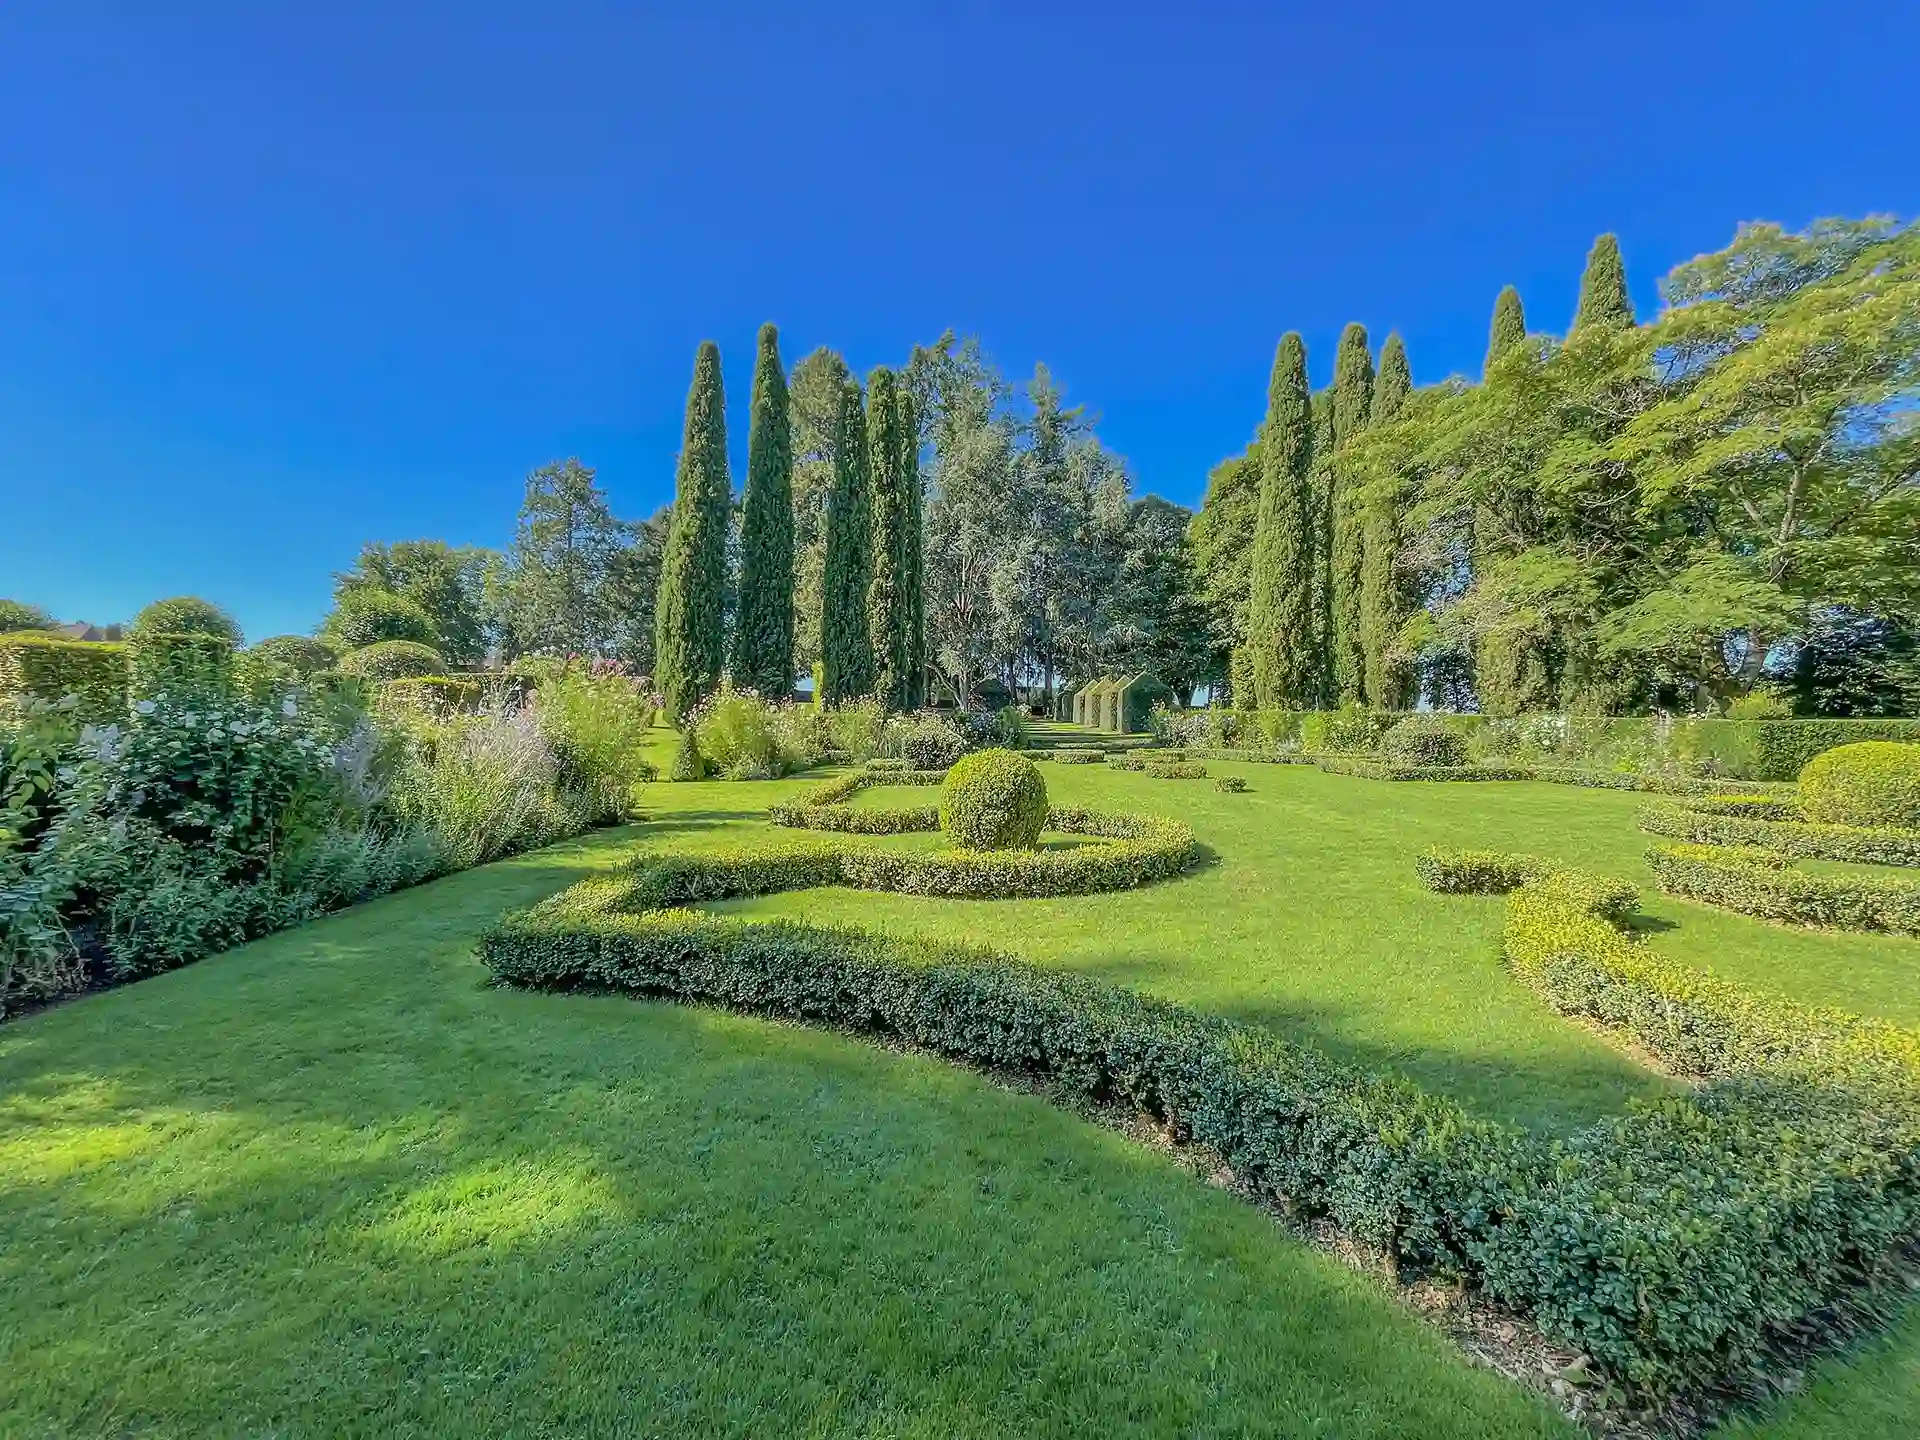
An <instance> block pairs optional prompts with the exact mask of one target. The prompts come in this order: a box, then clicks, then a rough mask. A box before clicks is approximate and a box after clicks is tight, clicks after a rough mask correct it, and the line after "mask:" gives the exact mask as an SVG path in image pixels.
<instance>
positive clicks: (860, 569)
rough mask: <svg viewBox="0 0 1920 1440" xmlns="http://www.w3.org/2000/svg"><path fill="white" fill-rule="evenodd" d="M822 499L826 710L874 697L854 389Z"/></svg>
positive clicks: (869, 525) (869, 565)
mask: <svg viewBox="0 0 1920 1440" xmlns="http://www.w3.org/2000/svg"><path fill="white" fill-rule="evenodd" d="M835 429H836V434H837V439H838V444H837V445H836V446H835V451H834V459H833V488H832V489H831V490H830V491H829V492H828V494H827V553H826V560H825V572H824V575H823V577H822V582H821V591H822V598H821V604H822V613H821V616H820V664H821V669H822V676H821V684H822V687H823V689H824V691H825V695H826V699H827V701H828V703H830V704H835V705H838V704H841V703H843V702H845V701H849V700H859V699H863V698H865V697H866V696H869V695H871V694H873V686H874V663H873V640H872V638H871V636H870V635H869V634H868V633H867V587H868V585H870V584H871V583H872V581H873V492H872V486H871V483H870V481H869V478H868V476H869V466H870V459H869V456H868V453H867V411H866V405H865V402H864V401H863V400H862V399H861V396H860V387H859V385H858V384H856V383H854V382H852V381H849V382H848V383H847V386H846V388H845V389H844V390H843V391H842V392H841V397H840V413H839V418H838V422H837V424H836V427H835Z"/></svg>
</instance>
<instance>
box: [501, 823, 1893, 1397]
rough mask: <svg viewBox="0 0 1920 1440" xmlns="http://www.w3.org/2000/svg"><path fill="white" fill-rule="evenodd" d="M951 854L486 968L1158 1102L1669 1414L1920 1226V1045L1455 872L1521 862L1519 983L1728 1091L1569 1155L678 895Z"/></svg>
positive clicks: (940, 948)
mask: <svg viewBox="0 0 1920 1440" xmlns="http://www.w3.org/2000/svg"><path fill="white" fill-rule="evenodd" d="M1135 823H1138V822H1135ZM961 853H963V854H964V853H965V852H961ZM1040 853H1041V854H1047V853H1057V852H1040ZM1033 858H1034V857H1032V856H1031V855H1021V854H1018V853H1015V854H974V855H970V856H968V857H967V859H968V862H969V863H976V862H979V863H984V864H986V865H990V866H991V865H998V864H1002V863H1004V862H1007V861H1019V862H1025V861H1029V860H1031V859H1033ZM925 859H926V857H924V856H912V855H900V854H886V853H884V852H875V851H871V850H862V851H856V850H854V849H850V848H848V847H845V846H842V845H834V844H825V845H813V846H809V847H804V848H799V849H787V850H739V851H733V852H723V853H718V854H708V855H698V856H671V855H668V856H647V857H642V858H640V859H638V860H636V861H634V862H633V863H631V864H630V865H629V866H628V867H627V868H626V869H624V870H623V871H620V872H618V873H616V874H614V875H611V876H607V877H603V878H595V879H592V880H588V881H585V882H582V883H581V884H579V885H576V886H574V887H573V888H572V889H571V890H569V891H566V892H564V893H563V894H561V895H558V896H555V897H554V898H553V899H551V900H548V901H546V902H545V903H543V904H541V905H539V906H536V907H534V908H533V909H532V910H528V911H523V912H520V913H519V914H516V915H511V916H508V917H507V918H505V919H504V920H502V921H501V922H499V923H498V924H497V925H496V926H495V927H494V928H493V929H492V930H490V931H489V932H488V933H487V935H486V936H485V937H484V939H483V941H482V953H483V955H484V958H485V960H486V963H487V965H488V966H489V968H490V970H491V971H492V974H493V976H494V977H495V979H496V980H498V981H500V982H502V983H509V984H516V985H525V986H533V987H539V988H544V989H553V990H573V989H598V990H606V989H612V990H624V991H631V992H636V993H642V994H659V995H668V996H674V997H678V998H683V999H691V1000H699V1001H705V1002H711V1003H719V1004H723V1005H728V1006H733V1007H736V1008H739V1009H743V1010H749V1011H755V1012H760V1013H767V1014H777V1015H783V1016H790V1017H793V1018H797V1019H802V1020H806V1021H811V1022H816V1023H823V1024H830V1025H836V1026H841V1027H844V1028H846V1029H850V1030H854V1031H859V1032H863V1033H871V1034H879V1035H883V1036H886V1037H889V1038H893V1039H899V1040H904V1041H906V1042H908V1043H911V1044H913V1045H916V1046H920V1047H922V1048H924V1049H927V1050H929V1051H932V1052H935V1053H939V1054H943V1055H948V1056H952V1057H955V1058H959V1059H963V1060H966V1061H968V1062H969V1063H977V1064H985V1065H992V1066H999V1067H1004V1068H1007V1069H1011V1070H1017V1071H1021V1072H1024V1073H1028V1074H1039V1075H1043V1076H1046V1077H1048V1078H1050V1079H1051V1080H1052V1081H1054V1082H1055V1083H1056V1084H1058V1085H1060V1086H1061V1087H1064V1088H1065V1089H1067V1090H1069V1091H1071V1092H1073V1093H1075V1094H1077V1095H1080V1096H1083V1097H1085V1098H1087V1099H1090V1100H1094V1101H1098V1102H1104V1103H1113V1104H1118V1105H1121V1106H1126V1107H1137V1108H1138V1109H1141V1110H1144V1111H1147V1112H1149V1113H1151V1114H1153V1115H1156V1116H1158V1117H1160V1118H1161V1119H1163V1120H1164V1121H1165V1122H1166V1123H1167V1124H1168V1125H1169V1126H1170V1127H1171V1128H1172V1130H1173V1131H1174V1133H1176V1134H1177V1135H1179V1136H1180V1137H1182V1138H1184V1139H1188V1140H1191V1141H1195V1142H1198V1143H1200V1144H1202V1145H1204V1146H1207V1147H1209V1148H1211V1149H1212V1150H1213V1151H1215V1152H1217V1153H1218V1154H1219V1155H1220V1157H1221V1158H1222V1159H1223V1160H1224V1161H1225V1162H1226V1163H1227V1164H1228V1165H1229V1166H1231V1167H1232V1169H1233V1171H1234V1172H1235V1175H1236V1177H1237V1178H1238V1180H1239V1181H1240V1182H1241V1183H1242V1184H1243V1185H1245V1186H1246V1187H1248V1188H1249V1189H1250V1190H1252V1191H1253V1192H1254V1193H1256V1194H1258V1195H1262V1196H1265V1197H1268V1198H1271V1199H1274V1200H1278V1201H1283V1202H1285V1203H1286V1204H1287V1205H1288V1206H1289V1207H1290V1208H1292V1209H1293V1210H1294V1211H1296V1212H1301V1213H1306V1214H1309V1215H1320V1216H1325V1217H1327V1218H1329V1219H1330V1220H1331V1221H1332V1222H1334V1223H1335V1224H1336V1225H1337V1226H1339V1227H1340V1228H1341V1229H1342V1230H1344V1231H1345V1232H1346V1233H1348V1234H1350V1235H1353V1236H1355V1237H1358V1238H1359V1239H1361V1240H1363V1241H1366V1242H1368V1243H1371V1244H1375V1245H1378V1246H1381V1247H1383V1248H1385V1249H1386V1250H1387V1251H1388V1252H1389V1253H1391V1254H1392V1255H1394V1256H1395V1257H1396V1258H1397V1259H1398V1260H1399V1261H1401V1262H1402V1263H1403V1264H1411V1265H1414V1266H1419V1267H1423V1268H1427V1269H1431V1270H1434V1271H1438V1272H1441V1273H1447V1274H1452V1275H1456V1276H1458V1277H1460V1278H1462V1279H1465V1280H1468V1281H1473V1282H1477V1283H1478V1284H1480V1285H1481V1286H1482V1287H1484V1289H1485V1290H1486V1291H1487V1292H1488V1293H1489V1294H1491V1295H1492V1296H1494V1297H1495V1298H1496V1299H1498V1300H1500V1301H1502V1302H1505V1303H1507V1304H1510V1305H1513V1306H1516V1307H1518V1308H1521V1309H1523V1310H1525V1311H1527V1312H1529V1313H1530V1314H1532V1316H1533V1317H1534V1318H1535V1320H1536V1321H1537V1323H1538V1324H1539V1325H1540V1326H1541V1328H1542V1329H1543V1330H1544V1331H1545V1332H1546V1333H1547V1334H1548V1335H1549V1336H1550V1337H1552V1338H1553V1339H1555V1340H1556V1341H1557V1342H1559V1343H1562V1344H1566V1345H1569V1346H1573V1347H1575V1348H1577V1349H1579V1350H1580V1351H1582V1352H1584V1353H1585V1354H1588V1355H1590V1356H1592V1357H1593V1358H1594V1359H1595V1360H1596V1361H1598V1362H1599V1363H1600V1364H1601V1365H1602V1366H1603V1367H1605V1368H1606V1369H1607V1370H1608V1371H1610V1372H1611V1373H1612V1374H1613V1375H1615V1376H1617V1377H1618V1378H1619V1379H1621V1380H1623V1381H1625V1382H1626V1383H1627V1384H1628V1385H1630V1386H1631V1387H1633V1388H1635V1389H1636V1390H1638V1391H1641V1392H1643V1393H1646V1394H1650V1395H1660V1394H1667V1393H1671V1392H1673V1391H1674V1390H1676V1389H1679V1388H1682V1387H1687V1386H1697V1385H1703V1384H1713V1383H1721V1382H1726V1381H1728V1380H1730V1379H1738V1378H1740V1377H1741V1376H1743V1375H1744V1374H1745V1373H1746V1372H1748V1371H1750V1370H1751V1369H1753V1368H1754V1367H1756V1366H1757V1365H1758V1364H1759V1363H1760V1362H1761V1360H1762V1358H1763V1356H1764V1351H1765V1348H1766V1346H1767V1345H1768V1343H1769V1341H1770V1340H1771V1339H1772V1338H1773V1337H1774V1336H1775V1335H1776V1334H1777V1333H1779V1332H1782V1331H1793V1330H1795V1329H1796V1328H1797V1327H1801V1326H1803V1325H1804V1324H1805V1322H1806V1321H1807V1320H1808V1319H1809V1318H1810V1317H1814V1316H1816V1315H1818V1314H1819V1313H1820V1312H1821V1311H1822V1309H1823V1307H1826V1306H1828V1305H1830V1304H1832V1303H1834V1302H1835V1301H1837V1300H1840V1299H1843V1298H1847V1297H1850V1296H1852V1295H1854V1294H1856V1293H1857V1291H1856V1289H1855V1288H1854V1287H1855V1286H1856V1282H1857V1281H1859V1280H1860V1279H1861V1278H1862V1277H1863V1276H1864V1275H1866V1274H1868V1273H1870V1272H1871V1271H1872V1269H1873V1267H1874V1265H1875V1263H1876V1261H1877V1260H1878V1259H1879V1258H1880V1257H1881V1256H1882V1255H1884V1254H1885V1253H1886V1252H1887V1251H1888V1250H1889V1249H1890V1248H1891V1247H1892V1246H1894V1245H1896V1244H1898V1243H1900V1242H1901V1241H1903V1240H1905V1239H1907V1238H1910V1237H1911V1236H1912V1235H1913V1234H1914V1232H1915V1228H1916V1224H1920V1035H1915V1034H1914V1033H1912V1032H1909V1031H1905V1030H1901V1029H1899V1028H1897V1027H1894V1026H1891V1025H1886V1024H1881V1023H1877V1022H1871V1021H1866V1020H1861V1019H1859V1018H1857V1017H1852V1016H1847V1015H1842V1014H1838V1013H1835V1012H1829V1011H1807V1010H1804V1009H1802V1008H1800V1007H1797V1006H1793V1005H1790V1004H1787V1003H1786V1002H1783V1001H1779V1000H1772V999H1766V998H1761V997H1755V996H1750V995H1748V994H1746V993H1745V992H1744V991H1742V990H1740V989H1739V988H1738V987H1736V986H1733V985H1732V984H1730V983H1729V982H1727V981H1725V980H1722V979H1719V978H1717V977H1715V976H1712V975H1711V974H1707V973H1703V972H1697V971H1694V970H1690V969H1688V968H1686V967H1684V966H1681V965H1679V964H1677V963H1676V962H1674V961H1672V960H1671V959H1669V958H1667V957H1665V956H1663V955H1662V954H1660V953H1658V952H1655V951H1652V950H1650V949H1648V948H1647V947H1646V946H1644V945H1641V944H1639V943H1638V942H1636V941H1635V940H1634V939H1632V938H1631V937H1630V936H1629V935H1627V934H1625V933H1623V932H1622V930H1621V929H1620V928H1619V927H1618V925H1617V924H1616V923H1615V921H1616V920H1617V919H1618V918H1619V916H1620V913H1621V908H1620V890H1621V887H1620V886H1619V885H1618V884H1617V883H1616V882H1612V881H1605V880H1598V879H1595V878H1593V877H1586V876H1581V875H1578V874H1573V873H1569V872H1566V871H1562V870H1557V869H1553V868H1552V867H1550V866H1545V865H1544V864H1539V863H1537V862H1528V861H1526V858H1525V857H1498V864H1496V863H1494V862H1491V861H1487V862H1468V861H1465V860H1463V859H1461V857H1455V860H1456V862H1458V863H1457V865H1456V871H1455V873H1459V874H1463V875H1464V874H1465V873H1466V868H1463V867H1470V865H1471V864H1474V863H1477V864H1480V866H1481V869H1482V870H1484V871H1486V872H1489V874H1490V873H1491V872H1492V871H1493V870H1496V869H1499V867H1500V866H1502V865H1504V866H1506V867H1507V868H1506V869H1505V870H1504V871H1502V873H1501V874H1500V875H1499V876H1498V877H1495V878H1497V880H1498V882H1499V883H1506V882H1508V881H1517V882H1518V883H1517V884H1516V885H1515V887H1514V888H1513V889H1512V891H1511V893H1510V894H1509V896H1508V899H1507V902H1506V904H1507V919H1506V927H1505V938H1504V942H1503V943H1504V949H1505V954H1506V958H1507V961H1508V963H1509V965H1510V966H1511V968H1512V969H1513V971H1514V973H1515V974H1516V976H1517V977H1518V978H1520V979H1521V980H1522V981H1523V982H1525V983H1527V984H1528V985H1530V986H1532V987H1533V988H1534V989H1536V990H1537V991H1538V992H1539V993H1540V994H1541V995H1542V997H1543V998H1544V999H1546V1000H1547V1002H1548V1003H1550V1004H1551V1005H1553V1006H1554V1008H1556V1009H1557V1010H1559V1011H1561V1012H1562V1013H1564V1014H1567V1015H1570V1016H1579V1017H1583V1018H1587V1019H1591V1020H1595V1021H1598V1022H1600V1023H1602V1024H1604V1025H1607V1026H1611V1027H1614V1028H1616V1029H1618V1030H1621V1031H1624V1032H1626V1033H1627V1034H1629V1035H1630V1036H1632V1037H1633V1038H1634V1039H1635V1040H1636V1041H1637V1042H1638V1043H1639V1044H1641V1045H1642V1046H1644V1047H1646V1049H1647V1050H1649V1051H1650V1052H1651V1053H1653V1054H1654V1055H1655V1056H1657V1057H1658V1058H1659V1059H1660V1060H1661V1061H1662V1062H1663V1063H1665V1064H1666V1065H1668V1066H1669V1067H1671V1068H1672V1069H1674V1070H1675V1071H1678V1072H1680V1073H1682V1074H1686V1075H1691V1076H1695V1077H1697V1078H1699V1079H1700V1080H1702V1081H1704V1082H1706V1083H1705V1084H1704V1085H1703V1087H1702V1088H1700V1089H1699V1090H1697V1091H1695V1092H1693V1093H1689V1094H1686V1095H1679V1096H1674V1097H1671V1098H1668V1099H1665V1100H1661V1101H1658V1102H1655V1103H1642V1104H1636V1105H1634V1106H1632V1107H1630V1108H1629V1109H1628V1111H1627V1112H1626V1113H1625V1114H1623V1115H1621V1116H1619V1117H1617V1118H1615V1119H1613V1120H1610V1121H1607V1122H1604V1123H1602V1124H1599V1125H1596V1126H1593V1127H1591V1128H1589V1129H1587V1130H1585V1131H1582V1132H1580V1133H1578V1134H1576V1135H1574V1136H1572V1137H1569V1138H1567V1139H1564V1140H1558V1141H1555V1140H1549V1139H1545V1138H1540V1137H1534V1136H1531V1135H1529V1134H1528V1133H1526V1132H1524V1131H1522V1130H1520V1129H1519V1128H1517V1127H1513V1126H1508V1125H1502V1124H1498V1123H1494V1122H1490V1121H1486V1120H1481V1119H1477V1118H1475V1117H1473V1116H1471V1115H1469V1114H1468V1113H1467V1112H1466V1111H1464V1110H1463V1109H1462V1108H1461V1107H1460V1106H1458V1105H1456V1104H1454V1103H1452V1102H1451V1101H1448V1100H1444V1099H1441V1098H1438V1097H1436V1096H1433V1095H1430V1094H1427V1093H1425V1092H1424V1091H1422V1090H1420V1089H1419V1088H1417V1087H1416V1086H1414V1085H1413V1084H1411V1083H1410V1082H1408V1081H1406V1080H1405V1079H1402V1078H1399V1077H1396V1076H1392V1075H1386V1074H1380V1073H1376V1072H1370V1071H1367V1070H1365V1069H1362V1068H1359V1067H1356V1066H1353V1065H1349V1064H1345V1063H1342V1062H1338V1061H1335V1060H1332V1059H1329V1058H1328V1057H1326V1056H1324V1055H1322V1054H1320V1053H1319V1052H1317V1051H1315V1050H1313V1049H1312V1048H1310V1047H1307V1046H1304V1045H1300V1044H1296V1043H1294V1042H1291V1041H1289V1040H1287V1039H1285V1038H1283V1037H1281V1036H1279V1035H1276V1034H1274V1033H1272V1032H1269V1031H1266V1030H1262V1029H1256V1028H1252V1027H1249V1026H1245V1025H1240V1024H1236V1023H1235V1022H1232V1021H1229V1020H1225V1019H1221V1018H1217V1017H1212V1016H1206V1015H1202V1014H1199V1013H1196V1012H1194V1011H1191V1010H1188V1009H1185V1008H1184V1007H1181V1006H1178V1005H1175V1004H1172V1003H1170V1002H1167V1001H1161V1000H1155V999H1151V998H1148V997H1145V996H1141V995H1137V994H1133V993H1131V992H1128V991H1126V990H1122V989H1119V988H1116V987H1113V986H1110V985H1106V984H1103V983H1101V982H1099V981H1095V980H1092V979H1089V978H1087V977H1084V976H1080V975H1075V974H1072V973H1068V972H1063V971H1058V970H1049V969H1043V968H1038V967H1034V966H1029V965H1024V964H1021V963H1019V962H1017V961H1015V960H1012V959H1010V958H1008V957H1005V956H1000V955H996V954H993V953H990V952H985V951H978V950H970V949H964V948H961V947H958V946H952V945H944V944H938V943H934V942H930V941H925V940H917V939H911V938H903V937H897V936H892V935H884V934H878V933H874V932H870V931H866V930H860V929H830V928H824V927H818V926H811V925H804V924H796V923H793V922H788V921H774V922H770V923H761V922H752V921H744V920H740V919H736V918H734V917H729V916H721V915H710V914H702V913H694V912H689V911H687V910H684V909H681V908H677V907H681V906H685V905H687V904H690V903H693V902H696V901H700V900H709V899H717V898H722V897H725V896H733V895H754V894H766V893H770V892H772V891H777V890H789V889H795V888H801V887H806V886H812V885H823V884H846V883H863V881H864V880H868V879H871V878H872V874H871V872H862V870H861V869H860V866H861V865H862V864H864V863H866V862H871V861H877V862H878V863H879V864H880V865H881V866H882V867H883V868H884V867H889V866H904V867H913V866H915V865H919V864H922V863H924V862H925ZM850 862H851V864H850ZM888 878H889V879H890V880H891V879H894V878H897V877H894V876H890V877H888ZM996 878H998V877H996ZM1488 887H1489V888H1497V887H1496V885H1495V884H1494V879H1491V878H1490V879H1489V881H1488Z"/></svg>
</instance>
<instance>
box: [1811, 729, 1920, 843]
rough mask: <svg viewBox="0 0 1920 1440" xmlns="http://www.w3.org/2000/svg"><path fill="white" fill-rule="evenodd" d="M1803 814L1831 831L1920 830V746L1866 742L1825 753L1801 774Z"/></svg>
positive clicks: (1894, 742)
mask: <svg viewBox="0 0 1920 1440" xmlns="http://www.w3.org/2000/svg"><path fill="white" fill-rule="evenodd" d="M1800 808H1801V809H1802V810H1804V811H1806V814H1807V818H1808V819H1809V820H1815V821H1818V822H1820V823H1822V824H1826V825H1897V826H1899V827H1901V828H1902V829H1907V830H1915V829H1920V745H1903V744H1900V743H1899V742H1898V741H1894V740H1863V741H1861V742H1859V743H1858V744H1854V745H1839V746H1835V747H1834V748H1833V749H1831V750H1825V751H1822V752H1821V753H1820V754H1818V755H1816V756H1814V757H1813V759H1811V760H1809V761H1808V762H1807V764H1806V768H1805V769H1803V770H1801V772H1800Z"/></svg>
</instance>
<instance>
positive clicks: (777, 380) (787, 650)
mask: <svg viewBox="0 0 1920 1440" xmlns="http://www.w3.org/2000/svg"><path fill="white" fill-rule="evenodd" d="M732 671H733V683H734V684H735V685H738V686H743V687H745V688H747V689H750V690H755V691H758V692H759V693H760V694H762V695H765V696H766V697H768V698H769V699H772V700H785V699H787V698H788V697H789V696H791V695H792V694H793V673H794V672H793V424H792V420H791V419H790V418H789V416H788V413H787V376H786V370H785V368H784V367H783V366H782V365H781V363H780V332H779V331H778V330H777V329H775V328H774V327H773V326H772V325H762V326H761V327H760V348H759V353H758V355H757V356H756V357H755V359H754V364H753V418H752V421H751V425H750V428H749V430H748V432H747V490H746V496H745V499H744V501H743V503H742V505H741V521H740V600H739V608H738V609H737V611H736V612H735V614H734V622H733V666H732Z"/></svg>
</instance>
